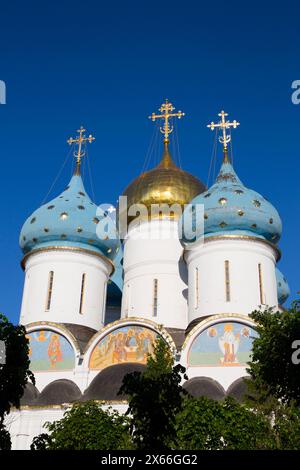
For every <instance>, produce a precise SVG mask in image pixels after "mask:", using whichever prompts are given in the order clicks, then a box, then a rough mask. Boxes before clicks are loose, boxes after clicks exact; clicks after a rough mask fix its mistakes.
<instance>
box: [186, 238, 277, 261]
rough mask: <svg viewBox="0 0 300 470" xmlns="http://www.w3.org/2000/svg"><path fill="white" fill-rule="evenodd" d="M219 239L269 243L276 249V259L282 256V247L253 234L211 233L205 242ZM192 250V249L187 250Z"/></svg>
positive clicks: (268, 244)
mask: <svg viewBox="0 0 300 470" xmlns="http://www.w3.org/2000/svg"><path fill="white" fill-rule="evenodd" d="M219 240H242V241H252V242H259V243H262V244H264V245H267V246H268V247H270V248H272V250H274V251H275V253H276V261H279V260H280V258H281V251H280V249H279V248H278V247H277V246H276V245H274V243H272V242H269V240H264V239H262V238H259V237H255V236H251V235H234V234H228V235H211V236H208V237H204V243H209V242H213V241H219ZM187 251H191V249H189V250H187Z"/></svg>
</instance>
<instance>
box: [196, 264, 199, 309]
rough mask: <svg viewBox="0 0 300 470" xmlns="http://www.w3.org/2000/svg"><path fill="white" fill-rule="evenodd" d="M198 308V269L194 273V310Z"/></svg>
mask: <svg viewBox="0 0 300 470" xmlns="http://www.w3.org/2000/svg"><path fill="white" fill-rule="evenodd" d="M198 307H199V269H198V268H196V271H195V308H198Z"/></svg>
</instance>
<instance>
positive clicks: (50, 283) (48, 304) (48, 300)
mask: <svg viewBox="0 0 300 470" xmlns="http://www.w3.org/2000/svg"><path fill="white" fill-rule="evenodd" d="M53 279H54V271H50V272H49V276H48V289H47V298H46V309H45V310H46V312H49V310H50V307H51V299H52V290H53Z"/></svg>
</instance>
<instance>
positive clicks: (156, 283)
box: [153, 279, 158, 317]
mask: <svg viewBox="0 0 300 470" xmlns="http://www.w3.org/2000/svg"><path fill="white" fill-rule="evenodd" d="M157 292H158V279H154V280H153V316H154V317H157V305H158V300H157Z"/></svg>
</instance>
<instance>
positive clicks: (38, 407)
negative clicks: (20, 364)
mask: <svg viewBox="0 0 300 470" xmlns="http://www.w3.org/2000/svg"><path fill="white" fill-rule="evenodd" d="M93 401H94V402H96V403H99V404H100V405H108V406H112V405H128V401H127V400H93ZM75 403H82V402H81V401H77V402H76V401H75V402H72V403H62V404H61V405H20V407H19V408H16V407H15V406H13V407H12V408H11V411H26V410H28V411H30V410H44V411H48V410H65V409H67V408H69V407H71V406H73V405H74V404H75Z"/></svg>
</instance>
